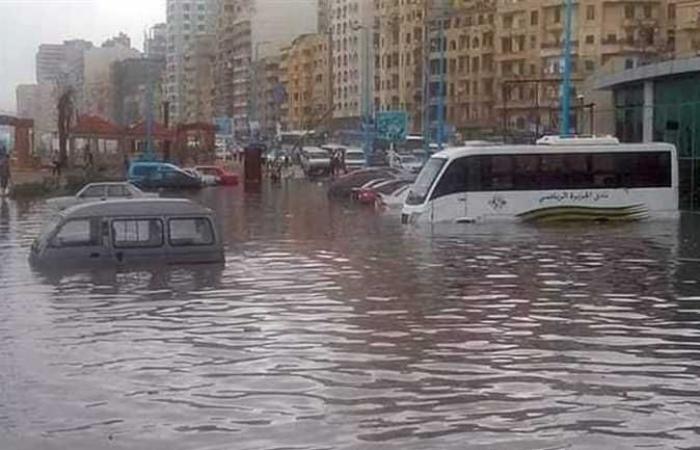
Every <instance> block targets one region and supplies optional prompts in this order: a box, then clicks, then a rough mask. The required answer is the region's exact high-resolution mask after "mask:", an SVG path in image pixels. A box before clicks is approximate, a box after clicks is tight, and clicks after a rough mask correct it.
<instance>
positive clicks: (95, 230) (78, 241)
mask: <svg viewBox="0 0 700 450" xmlns="http://www.w3.org/2000/svg"><path fill="white" fill-rule="evenodd" d="M99 225H100V223H99V220H97V219H81V220H70V221H68V222H66V223H64V224H63V226H61V229H60V230H59V231H58V233H56V235H55V236H54V238H53V240H52V242H51V244H52V246H53V247H89V246H96V245H99V243H100V239H99V236H100V226H99Z"/></svg>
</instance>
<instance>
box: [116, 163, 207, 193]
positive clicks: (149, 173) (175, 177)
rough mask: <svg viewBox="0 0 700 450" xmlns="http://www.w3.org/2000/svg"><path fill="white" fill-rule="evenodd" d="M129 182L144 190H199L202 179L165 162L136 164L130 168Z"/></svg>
mask: <svg viewBox="0 0 700 450" xmlns="http://www.w3.org/2000/svg"><path fill="white" fill-rule="evenodd" d="M128 181H129V182H131V183H133V184H135V185H136V186H138V187H140V188H142V189H160V188H165V189H199V188H201V187H202V179H201V177H198V176H196V174H191V173H188V172H186V171H185V170H183V169H181V168H179V167H178V166H176V165H174V164H170V163H163V162H135V163H132V164H131V166H130V167H129V175H128Z"/></svg>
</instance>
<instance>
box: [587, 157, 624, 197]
mask: <svg viewBox="0 0 700 450" xmlns="http://www.w3.org/2000/svg"><path fill="white" fill-rule="evenodd" d="M591 172H592V173H593V187H594V188H599V189H600V188H614V187H616V186H617V185H618V178H617V172H616V170H615V160H614V158H613V155H611V154H610V153H598V154H593V155H592V158H591Z"/></svg>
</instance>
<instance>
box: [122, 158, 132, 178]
mask: <svg viewBox="0 0 700 450" xmlns="http://www.w3.org/2000/svg"><path fill="white" fill-rule="evenodd" d="M123 165H124V178H129V168H130V167H131V161H129V155H127V154H126V153H124V162H123Z"/></svg>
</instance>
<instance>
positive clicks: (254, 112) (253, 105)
mask: <svg viewBox="0 0 700 450" xmlns="http://www.w3.org/2000/svg"><path fill="white" fill-rule="evenodd" d="M265 44H270V41H260V42H256V43H255V51H254V52H253V63H252V64H251V65H250V68H251V72H252V73H251V83H250V86H251V89H250V93H249V99H250V100H249V102H250V112H249V114H248V129H249V130H250V139H251V141H255V140H257V138H258V136H257V134H258V133H257V132H255V131H257V130H255V131H254V130H253V127H254V126H256V125H257V126H258V129H259V124H256V123H255V122H256V121H257V119H258V64H259V60H260V46H261V45H265Z"/></svg>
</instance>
